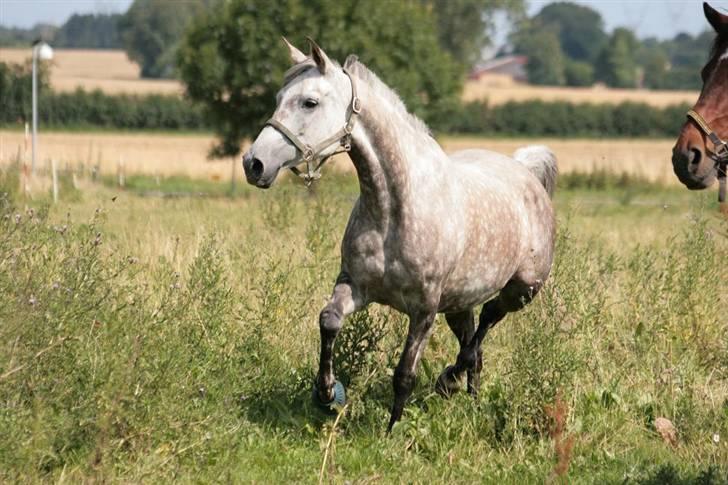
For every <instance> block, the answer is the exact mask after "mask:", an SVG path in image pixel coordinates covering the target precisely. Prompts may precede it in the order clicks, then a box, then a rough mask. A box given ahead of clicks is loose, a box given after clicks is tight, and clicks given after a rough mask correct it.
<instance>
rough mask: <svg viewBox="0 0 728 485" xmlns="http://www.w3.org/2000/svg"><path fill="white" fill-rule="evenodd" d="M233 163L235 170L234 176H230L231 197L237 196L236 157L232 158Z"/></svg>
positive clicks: (233, 170)
mask: <svg viewBox="0 0 728 485" xmlns="http://www.w3.org/2000/svg"><path fill="white" fill-rule="evenodd" d="M232 161H233V165H232V167H233V169H232V175H231V176H230V197H232V196H234V195H235V166H236V165H237V160H236V159H235V157H233V158H232Z"/></svg>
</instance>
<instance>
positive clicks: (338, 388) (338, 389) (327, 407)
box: [311, 381, 346, 414]
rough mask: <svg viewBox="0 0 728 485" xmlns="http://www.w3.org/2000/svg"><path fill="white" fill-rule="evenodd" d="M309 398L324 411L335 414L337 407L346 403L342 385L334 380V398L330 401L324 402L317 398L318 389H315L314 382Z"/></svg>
mask: <svg viewBox="0 0 728 485" xmlns="http://www.w3.org/2000/svg"><path fill="white" fill-rule="evenodd" d="M311 399H312V400H313V402H314V404H316V406H318V407H319V408H320V409H321V410H322V411H324V412H325V413H327V414H337V413H338V412H339V409H341V408H342V407H344V404H346V391H345V390H344V385H343V384H342V383H341V382H339V381H336V382H335V383H334V398H333V399H331V401H328V402H324V401H322V400H321V399H320V398H319V393H318V389H316V384H314V385H313V390H312V392H311Z"/></svg>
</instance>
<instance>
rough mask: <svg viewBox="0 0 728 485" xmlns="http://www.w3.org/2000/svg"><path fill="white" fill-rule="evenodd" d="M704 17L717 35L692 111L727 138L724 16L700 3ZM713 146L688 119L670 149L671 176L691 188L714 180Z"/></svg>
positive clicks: (727, 45)
mask: <svg viewBox="0 0 728 485" xmlns="http://www.w3.org/2000/svg"><path fill="white" fill-rule="evenodd" d="M703 10H704V11H705V18H707V19H708V22H709V23H710V25H711V26H712V27H713V29H715V32H716V34H717V36H716V38H715V42H714V44H713V49H712V51H711V54H710V59H709V60H708V63H707V64H706V65H705V67H703V70H702V71H701V73H700V74H701V76H702V78H703V90H702V91H701V92H700V97H699V98H698V102H697V103H696V104H695V106H694V107H693V110H694V111H696V112H697V113H699V114H700V115H701V116H702V117H703V119H705V121H707V123H708V125H710V128H711V130H713V131H714V132H715V133H716V134H717V135H718V136H719V137H720V138H721V139H724V140H725V139H726V138H727V137H728V15H723V14H722V13H720V12H718V11H717V10H715V9H714V8H712V7H711V6H710V5H708V4H707V3H703ZM713 149H714V147H713V145H712V143H710V140H709V139H708V138H707V136H706V134H705V133H704V132H703V131H702V130H701V129H700V127H699V126H698V125H697V123H696V122H695V121H693V120H692V119H688V121H686V122H685V124H684V125H683V127H682V130H681V132H680V137H679V138H678V139H677V143H676V144H675V148H673V150H672V166H673V169H674V171H675V175H677V178H679V179H680V181H681V182H682V183H683V184H685V186H686V187H687V188H689V189H691V190H698V189H705V188H707V187H710V186H711V185H712V184H713V182H714V181H715V178H716V175H717V170H716V164H715V160H714V159H713V157H712V154H713Z"/></svg>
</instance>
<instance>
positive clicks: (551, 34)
mask: <svg viewBox="0 0 728 485" xmlns="http://www.w3.org/2000/svg"><path fill="white" fill-rule="evenodd" d="M713 37H714V34H713V33H711V32H709V31H707V30H706V31H705V32H703V33H701V34H699V35H696V36H692V35H690V34H685V33H680V34H677V35H676V36H675V37H674V38H672V39H670V40H664V41H661V40H658V39H656V38H647V39H642V40H640V39H638V38H637V36H636V35H635V34H634V32H633V31H631V30H630V29H627V28H623V27H620V28H617V29H615V30H614V31H613V32H612V33H607V32H606V31H605V29H604V21H603V19H602V17H601V15H600V14H599V12H597V11H596V10H594V9H592V8H590V7H587V6H583V5H577V4H574V3H571V2H556V3H551V4H549V5H546V6H544V7H543V8H542V9H541V11H540V12H539V13H538V14H536V15H535V16H534V17H532V18H523V19H521V20H520V21H519V22H517V24H516V28H515V29H514V31H513V33H512V35H511V42H510V44H511V45H510V46H509V47H508V48H507V49H506V50H505V51H506V52H513V53H516V54H523V55H525V56H527V57H528V63H527V65H526V70H527V74H528V81H529V82H530V83H531V84H541V85H553V86H564V85H566V86H591V85H593V84H594V83H597V82H601V83H604V84H606V85H607V86H611V87H617V88H636V87H642V88H648V89H700V86H701V81H700V75H699V73H700V69H701V68H702V66H703V64H704V63H705V62H706V61H707V55H708V51H709V49H710V45H711V43H712V41H713Z"/></svg>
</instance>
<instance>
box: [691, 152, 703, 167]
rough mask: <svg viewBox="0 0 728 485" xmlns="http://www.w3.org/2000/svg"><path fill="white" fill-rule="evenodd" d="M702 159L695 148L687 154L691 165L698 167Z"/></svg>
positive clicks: (701, 155) (700, 153)
mask: <svg viewBox="0 0 728 485" xmlns="http://www.w3.org/2000/svg"><path fill="white" fill-rule="evenodd" d="M702 158H703V153H702V152H701V151H700V150H698V149H697V148H691V149H690V151H689V152H688V162H689V163H690V164H691V165H699V164H700V161H701V160H702Z"/></svg>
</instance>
